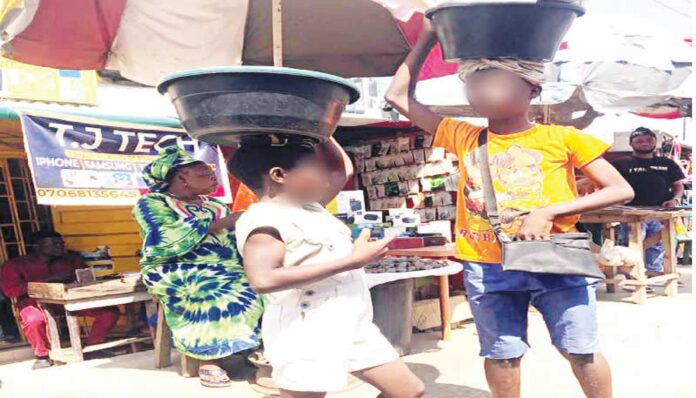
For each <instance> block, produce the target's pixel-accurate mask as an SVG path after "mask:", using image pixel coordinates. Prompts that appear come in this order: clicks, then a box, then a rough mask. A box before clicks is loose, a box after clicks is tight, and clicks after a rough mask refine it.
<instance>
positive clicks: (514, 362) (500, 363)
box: [486, 357, 522, 369]
mask: <svg viewBox="0 0 696 398" xmlns="http://www.w3.org/2000/svg"><path fill="white" fill-rule="evenodd" d="M486 360H487V361H489V362H490V363H491V364H492V365H493V366H496V367H499V368H505V369H512V368H518V367H519V366H520V363H521V362H522V357H519V358H507V359H491V358H488V359H486Z"/></svg>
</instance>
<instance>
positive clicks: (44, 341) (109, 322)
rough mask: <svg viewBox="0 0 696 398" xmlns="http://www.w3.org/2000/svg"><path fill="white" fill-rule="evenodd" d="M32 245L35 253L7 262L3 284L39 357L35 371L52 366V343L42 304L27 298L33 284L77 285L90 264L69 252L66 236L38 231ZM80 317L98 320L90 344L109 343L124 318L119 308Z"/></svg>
mask: <svg viewBox="0 0 696 398" xmlns="http://www.w3.org/2000/svg"><path fill="white" fill-rule="evenodd" d="M31 242H32V244H33V246H34V250H33V252H32V253H31V254H28V255H26V256H21V257H17V258H13V259H11V260H9V261H7V262H6V263H5V264H4V265H3V267H2V278H0V281H1V285H2V291H3V293H4V294H5V296H8V297H12V298H16V299H17V309H18V310H19V317H20V323H21V324H20V326H21V328H22V331H23V332H24V336H25V337H26V338H27V341H28V342H29V344H30V345H31V347H32V349H33V350H34V354H35V355H36V358H37V360H36V363H35V364H34V369H37V368H42V367H48V366H51V365H52V362H51V361H50V360H49V359H48V352H49V347H50V341H49V338H48V334H47V332H46V316H45V315H44V313H43V311H42V310H41V308H40V307H39V305H38V303H37V302H36V301H35V300H34V299H32V298H30V297H29V296H28V295H27V287H28V285H29V282H73V281H75V270H76V269H80V268H86V267H87V265H86V264H85V262H84V260H83V259H82V258H81V257H80V256H78V255H75V254H71V253H68V252H66V250H65V242H64V241H63V237H62V236H61V235H60V234H59V233H57V232H51V231H41V232H37V233H35V234H34V235H32V237H31ZM78 314H79V315H81V316H90V317H94V318H95V320H94V323H93V324H92V328H91V330H90V333H89V336H88V337H87V345H91V344H99V343H103V342H105V341H106V336H107V334H108V333H109V331H110V330H111V329H112V328H113V327H114V326H116V322H117V321H118V318H119V316H120V312H119V310H118V308H117V307H107V308H96V309H90V310H83V311H79V312H78Z"/></svg>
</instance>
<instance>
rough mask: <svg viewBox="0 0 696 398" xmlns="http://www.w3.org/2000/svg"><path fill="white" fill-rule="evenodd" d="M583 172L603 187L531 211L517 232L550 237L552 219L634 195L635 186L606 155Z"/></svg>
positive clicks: (522, 236) (523, 236)
mask: <svg viewBox="0 0 696 398" xmlns="http://www.w3.org/2000/svg"><path fill="white" fill-rule="evenodd" d="M582 173H583V174H584V175H586V176H587V177H588V178H589V179H590V180H592V182H593V183H594V184H595V185H596V186H597V187H598V188H599V189H597V190H596V191H594V192H593V193H591V194H589V195H587V196H582V197H580V198H578V199H576V200H574V201H572V202H568V203H558V204H555V205H552V206H549V207H546V208H543V209H539V210H535V211H533V212H531V213H530V214H529V215H528V216H527V217H525V219H524V222H523V223H522V226H521V227H520V229H519V230H518V232H517V238H518V239H521V240H535V239H548V238H549V233H550V232H551V222H552V221H553V220H554V219H555V218H557V217H562V216H568V215H574V214H580V213H584V212H587V211H592V210H597V209H602V208H604V207H607V206H612V205H615V204H620V203H626V202H629V201H631V200H632V199H633V196H634V192H633V188H631V186H630V185H629V184H628V182H626V180H625V179H624V178H623V177H622V176H621V174H619V172H618V171H617V170H616V169H615V168H614V166H612V165H611V164H610V163H609V162H607V161H606V160H605V159H603V158H599V159H597V160H595V161H593V162H591V163H590V164H588V165H587V166H585V167H583V168H582Z"/></svg>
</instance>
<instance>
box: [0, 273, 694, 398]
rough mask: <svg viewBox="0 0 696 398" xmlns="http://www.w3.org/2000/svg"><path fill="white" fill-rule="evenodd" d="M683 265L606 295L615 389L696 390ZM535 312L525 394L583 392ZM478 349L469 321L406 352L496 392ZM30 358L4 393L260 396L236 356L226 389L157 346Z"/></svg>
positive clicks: (674, 394)
mask: <svg viewBox="0 0 696 398" xmlns="http://www.w3.org/2000/svg"><path fill="white" fill-rule="evenodd" d="M681 271H682V272H683V274H684V277H683V281H684V282H685V286H683V287H682V288H680V295H679V297H677V298H667V297H655V298H652V299H650V300H648V303H647V304H646V305H643V306H638V305H634V304H628V303H625V302H621V299H622V298H626V297H627V294H623V293H619V294H614V295H611V296H607V295H606V294H605V293H602V294H601V297H600V300H601V302H600V306H599V317H600V328H601V329H600V333H601V340H602V344H603V350H604V353H605V354H606V356H607V357H608V359H609V361H610V363H611V365H612V368H613V373H614V384H615V397H618V398H623V397H656V398H658V397H659V398H691V397H694V396H696V390H694V385H693V380H694V377H693V376H694V374H695V372H694V354H695V352H694V349H693V347H694V345H693V343H692V339H693V336H694V322H693V321H694V315H695V311H694V306H693V302H692V295H691V270H690V268H684V269H682V270H681ZM656 291H657V292H658V293H659V292H661V289H656ZM529 318H530V327H529V335H530V342H531V344H532V346H533V348H532V350H531V351H530V353H529V354H528V355H527V357H526V358H525V360H524V362H523V396H525V397H535V398H536V397H542V398H545V397H549V398H575V397H582V393H581V391H580V388H579V387H578V386H577V383H576V382H575V380H574V378H573V376H572V374H571V372H570V369H569V367H568V365H567V364H566V363H565V362H564V360H563V359H562V358H561V357H560V356H559V355H558V354H557V353H556V352H555V351H554V349H553V348H552V346H551V345H550V342H549V337H548V333H547V332H546V329H545V327H544V324H543V321H542V319H541V317H540V316H539V315H538V314H536V313H531V314H530V316H529ZM477 350H478V343H477V337H476V331H475V329H474V327H473V325H466V326H465V327H463V328H462V329H459V330H456V331H455V332H454V333H453V339H452V341H451V342H448V343H441V342H439V341H438V335H437V334H434V333H427V334H417V335H415V336H414V352H415V354H414V355H410V356H408V357H406V358H405V360H406V361H407V362H408V363H409V365H410V366H411V368H412V369H413V370H414V371H415V372H416V373H417V374H418V375H419V376H420V377H421V378H422V379H423V380H424V381H425V382H426V383H427V387H428V394H427V396H428V397H437V398H442V397H458V398H475V397H476V398H478V397H490V395H489V393H488V392H487V387H486V381H485V378H484V375H483V370H482V361H481V359H479V358H478V356H477ZM175 360H176V358H175ZM31 364H32V362H31V361H26V362H20V363H15V364H11V365H4V366H0V380H1V381H2V387H1V388H0V397H2V398H5V397H17V398H20V397H21V398H123V397H129V398H140V397H147V398H155V397H157V398H159V397H167V398H179V397H181V398H184V397H185V398H190V397H200V398H206V397H210V398H213V397H235V398H238V397H250V398H253V397H262V395H260V394H256V393H255V392H254V391H253V390H252V389H251V388H250V387H249V384H248V382H247V381H245V380H244V378H245V377H250V376H251V374H252V373H251V371H250V370H249V369H247V368H244V367H243V366H242V365H241V363H237V364H236V365H235V364H232V366H233V368H234V369H233V370H232V371H234V372H236V373H237V375H238V378H239V379H240V380H239V381H236V382H235V383H234V385H233V386H232V387H231V388H227V389H222V390H211V389H205V388H203V387H201V386H200V385H199V384H198V380H197V379H184V378H182V377H180V376H178V375H177V373H176V370H177V368H176V367H170V368H168V369H165V370H157V369H154V367H153V353H152V351H149V352H142V353H138V354H133V355H124V356H120V357H116V358H113V359H104V360H93V361H87V362H83V363H80V364H72V365H66V366H58V367H54V368H51V369H47V370H40V371H32V370H31ZM334 396H335V397H341V398H348V397H350V398H362V397H374V396H376V392H375V390H373V389H372V388H371V387H369V386H365V385H363V386H360V387H358V388H356V389H354V390H352V391H349V392H345V393H342V394H336V395H334Z"/></svg>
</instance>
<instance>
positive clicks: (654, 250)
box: [613, 127, 686, 276]
mask: <svg viewBox="0 0 696 398" xmlns="http://www.w3.org/2000/svg"><path fill="white" fill-rule="evenodd" d="M629 142H630V145H631V148H633V154H631V156H629V157H626V158H623V159H619V160H617V161H615V162H614V163H613V165H614V167H616V169H617V170H619V172H620V173H621V175H623V177H624V178H625V179H626V181H628V183H629V184H631V186H632V187H633V190H634V191H635V193H636V196H635V198H634V199H633V201H632V202H631V203H629V206H657V207H675V206H677V205H678V204H679V199H680V198H681V196H682V194H683V193H684V179H685V178H686V177H685V176H684V172H683V171H682V169H681V167H679V165H678V164H676V163H675V162H674V161H673V160H672V159H669V158H666V157H658V156H655V150H656V148H657V135H656V134H655V133H654V132H653V131H652V130H650V129H648V128H645V127H639V128H637V129H636V130H635V131H633V133H631V137H630V141H629ZM661 230H662V223H661V222H659V221H649V222H645V223H643V233H644V235H645V237H650V236H653V235H656V234H658V233H659V232H660V231H661ZM621 232H622V233H621V235H625V236H627V235H628V231H627V228H626V226H622V231H621ZM645 237H644V238H645ZM664 254H665V251H664V248H663V247H662V243H661V242H658V243H657V244H655V245H653V246H651V247H649V248H648V249H647V250H646V253H645V257H646V258H645V260H646V264H645V265H646V269H647V271H648V276H656V275H659V274H661V273H662V265H663V259H664Z"/></svg>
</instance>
